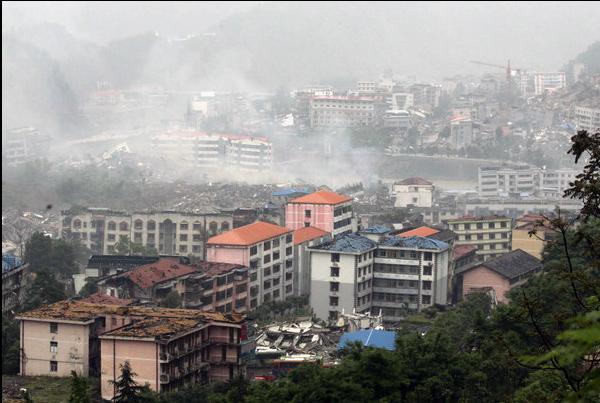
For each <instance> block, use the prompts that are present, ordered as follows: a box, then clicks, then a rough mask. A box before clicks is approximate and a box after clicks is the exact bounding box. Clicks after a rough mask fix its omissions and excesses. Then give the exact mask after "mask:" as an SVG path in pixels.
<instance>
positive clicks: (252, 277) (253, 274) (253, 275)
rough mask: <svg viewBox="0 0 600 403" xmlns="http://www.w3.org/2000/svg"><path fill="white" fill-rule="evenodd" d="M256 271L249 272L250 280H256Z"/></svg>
mask: <svg viewBox="0 0 600 403" xmlns="http://www.w3.org/2000/svg"><path fill="white" fill-rule="evenodd" d="M256 277H257V276H256V273H252V274H250V281H256Z"/></svg>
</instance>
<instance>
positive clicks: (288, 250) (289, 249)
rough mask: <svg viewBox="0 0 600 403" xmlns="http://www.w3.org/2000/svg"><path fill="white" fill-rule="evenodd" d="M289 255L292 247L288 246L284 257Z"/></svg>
mask: <svg viewBox="0 0 600 403" xmlns="http://www.w3.org/2000/svg"><path fill="white" fill-rule="evenodd" d="M291 254H292V247H291V246H290V247H288V248H286V249H285V255H286V256H290V255H291Z"/></svg>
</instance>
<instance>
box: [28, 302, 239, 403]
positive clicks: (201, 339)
mask: <svg viewBox="0 0 600 403" xmlns="http://www.w3.org/2000/svg"><path fill="white" fill-rule="evenodd" d="M17 319H19V320H20V321H21V350H20V351H21V357H20V374H21V375H23V376H33V375H46V376H59V377H62V376H64V377H66V376H70V374H71V371H75V372H77V373H79V374H80V375H83V376H89V375H92V374H98V373H99V374H100V377H101V379H100V381H101V392H102V398H104V399H108V400H110V399H112V397H113V396H114V392H115V391H114V387H113V385H112V384H111V383H110V381H114V380H116V378H118V377H119V374H120V372H119V369H120V368H119V367H120V365H121V364H123V363H124V362H125V361H128V362H129V363H130V365H131V367H132V370H133V372H135V373H136V374H137V375H136V378H135V381H136V382H138V383H140V384H145V383H148V384H149V385H150V387H151V388H152V389H153V390H155V391H157V392H162V391H171V390H176V389H178V388H180V387H183V386H184V385H185V384H189V383H198V382H206V381H227V380H229V379H232V378H233V376H234V375H235V374H237V372H238V370H239V368H240V359H239V346H240V342H241V340H242V339H243V338H244V337H245V336H244V334H245V332H246V329H245V319H244V318H243V316H242V315H241V314H236V313H230V314H222V313H218V312H203V311H200V310H188V309H166V308H147V307H140V306H124V305H123V304H119V301H118V300H117V299H114V301H111V303H110V304H106V303H104V304H93V303H88V302H83V301H61V302H57V303H55V304H52V305H45V306H42V307H41V308H38V309H36V310H33V311H29V312H25V313H22V314H21V315H20V316H19V317H17Z"/></svg>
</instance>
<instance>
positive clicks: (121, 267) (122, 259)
mask: <svg viewBox="0 0 600 403" xmlns="http://www.w3.org/2000/svg"><path fill="white" fill-rule="evenodd" d="M158 259H159V257H158V256H118V255H117V256H115V255H92V257H90V259H89V260H88V264H87V267H86V268H85V277H86V278H99V277H106V276H112V275H115V274H117V273H121V272H124V271H127V270H129V269H133V268H135V267H138V266H142V265H145V264H149V263H154V262H156V261H157V260H158Z"/></svg>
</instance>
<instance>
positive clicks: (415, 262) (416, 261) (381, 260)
mask: <svg viewBox="0 0 600 403" xmlns="http://www.w3.org/2000/svg"><path fill="white" fill-rule="evenodd" d="M375 263H382V264H395V265H407V266H419V259H406V258H404V259H396V258H390V257H375Z"/></svg>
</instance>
